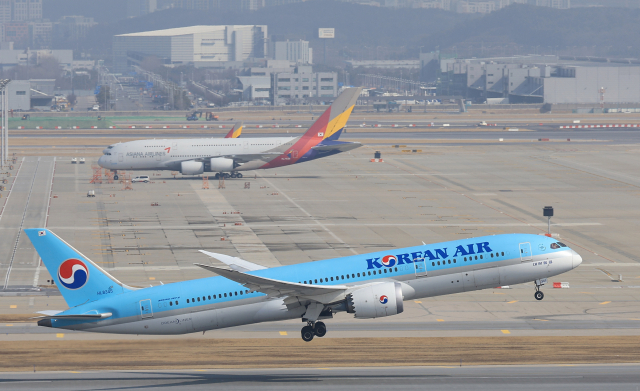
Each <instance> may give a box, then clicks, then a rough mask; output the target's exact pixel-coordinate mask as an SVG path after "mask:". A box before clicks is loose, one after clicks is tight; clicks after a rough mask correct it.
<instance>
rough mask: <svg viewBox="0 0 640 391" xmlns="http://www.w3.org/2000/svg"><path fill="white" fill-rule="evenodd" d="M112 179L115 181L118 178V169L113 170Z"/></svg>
mask: <svg viewBox="0 0 640 391" xmlns="http://www.w3.org/2000/svg"><path fill="white" fill-rule="evenodd" d="M113 179H114V180H116V181H117V180H118V171H116V172H114V174H113Z"/></svg>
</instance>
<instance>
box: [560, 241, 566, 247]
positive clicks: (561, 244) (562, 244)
mask: <svg viewBox="0 0 640 391" xmlns="http://www.w3.org/2000/svg"><path fill="white" fill-rule="evenodd" d="M558 246H560V247H567V245H566V244H564V243H561V242H558Z"/></svg>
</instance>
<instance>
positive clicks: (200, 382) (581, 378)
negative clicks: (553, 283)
mask: <svg viewBox="0 0 640 391" xmlns="http://www.w3.org/2000/svg"><path fill="white" fill-rule="evenodd" d="M381 352H382V349H381ZM345 354H348V352H345ZM372 359H374V360H379V361H380V363H381V364H382V365H381V366H380V367H374V368H357V367H355V368H350V367H339V368H309V369H305V368H303V369H296V368H289V369H246V370H237V369H195V370H163V371H96V372H93V371H91V372H42V373H40V372H35V373H5V374H0V388H2V389H3V390H7V391H8V390H47V391H56V390H88V389H91V390H104V389H122V388H124V389H141V388H144V389H149V390H155V389H162V390H190V391H191V390H193V391H196V390H211V389H216V390H234V391H244V390H300V389H305V390H322V391H327V390H336V391H338V390H349V391H351V390H385V391H386V390H389V389H398V390H425V389H427V390H447V391H448V390H464V389H474V390H491V391H501V390H505V391H506V390H509V391H511V390H540V389H552V390H581V391H601V390H610V391H617V390H621V391H622V390H624V391H629V390H637V389H638V387H639V386H640V365H638V364H614V365H533V366H516V365H514V366H472V367H466V366H436V367H432V366H427V367H425V366H415V367H396V366H394V365H393V363H388V364H387V365H384V357H382V356H381V357H379V358H372Z"/></svg>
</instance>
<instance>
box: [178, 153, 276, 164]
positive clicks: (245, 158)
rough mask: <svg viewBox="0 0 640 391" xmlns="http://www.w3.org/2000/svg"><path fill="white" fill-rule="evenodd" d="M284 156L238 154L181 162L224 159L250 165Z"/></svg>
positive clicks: (273, 154) (190, 159)
mask: <svg viewBox="0 0 640 391" xmlns="http://www.w3.org/2000/svg"><path fill="white" fill-rule="evenodd" d="M280 155H282V152H263V153H245V154H242V153H241V154H237V155H212V156H205V157H198V158H189V159H184V160H181V161H185V162H188V161H196V162H205V161H207V160H209V159H212V158H217V157H223V158H227V159H233V160H235V161H237V162H238V163H248V162H250V161H253V160H263V161H265V162H268V161H270V160H271V159H273V158H274V157H277V156H280Z"/></svg>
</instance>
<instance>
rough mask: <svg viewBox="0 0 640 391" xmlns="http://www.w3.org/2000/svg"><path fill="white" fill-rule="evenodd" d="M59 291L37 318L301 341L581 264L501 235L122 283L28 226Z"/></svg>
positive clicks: (57, 324) (536, 239)
mask: <svg viewBox="0 0 640 391" xmlns="http://www.w3.org/2000/svg"><path fill="white" fill-rule="evenodd" d="M25 232H26V234H27V236H28V237H29V239H30V240H31V242H32V243H33V245H34V247H35V249H36V251H37V252H38V254H39V255H40V258H42V261H43V263H44V265H45V266H46V268H47V270H48V271H49V274H51V276H53V278H54V280H55V281H56V284H57V286H58V288H59V289H60V293H62V296H63V297H64V299H65V301H66V302H67V304H68V305H69V307H70V308H69V309H67V310H65V311H43V312H40V314H41V315H43V316H42V317H41V319H40V320H38V325H39V326H45V327H52V328H55V329H67V330H81V331H91V332H99V333H116V334H185V333H193V332H199V331H202V332H204V331H207V330H214V329H220V328H225V327H233V326H239V325H246V324H252V323H260V322H271V321H281V320H287V319H299V320H300V321H301V322H302V323H303V324H304V327H302V330H301V335H302V339H303V340H304V341H307V342H308V341H311V340H313V338H314V337H323V336H324V335H325V334H326V333H327V327H326V325H325V323H324V322H323V321H327V320H330V319H332V318H333V317H334V316H335V315H337V314H340V313H346V314H352V315H353V316H354V317H355V318H357V319H370V318H382V317H385V316H393V315H396V314H400V313H402V312H403V310H404V302H405V301H407V300H415V299H421V298H427V297H434V296H440V295H448V294H453V293H459V292H469V291H475V290H479V289H486V288H493V287H496V286H500V285H514V284H522V283H527V282H533V283H534V287H535V298H536V299H537V300H542V299H543V298H544V294H543V293H542V291H541V290H540V287H541V286H542V285H544V284H545V283H546V281H547V278H549V277H551V276H555V275H558V274H561V273H565V272H568V271H570V270H572V269H574V268H576V267H577V266H578V265H580V263H582V258H581V257H580V255H578V253H576V252H575V251H573V250H572V249H571V248H569V247H567V246H566V245H565V244H563V243H562V242H559V241H557V240H555V239H553V238H550V237H547V236H540V235H530V234H505V235H495V236H485V237H478V238H470V239H461V240H456V241H451V242H443V243H436V244H423V245H420V246H415V247H408V248H402V249H395V250H386V251H379V252H375V253H370V254H363V255H353V256H348V257H341V258H335V259H328V260H324V261H316V262H309V263H302V264H297V265H290V266H280V267H274V268H265V267H263V266H260V265H257V264H254V263H251V262H248V261H245V260H242V259H240V258H236V257H231V256H228V255H224V254H216V253H210V252H207V251H201V252H202V253H204V254H206V255H208V256H210V257H212V258H215V259H217V260H218V261H220V262H222V263H223V264H226V265H227V266H228V268H227V267H224V268H223V267H219V266H212V265H205V264H200V263H196V265H197V266H199V267H201V268H203V269H204V270H207V271H210V272H213V273H216V274H218V276H212V277H207V278H200V279H196V280H190V281H183V282H175V283H170V284H164V285H159V286H153V287H149V288H135V287H131V286H127V285H125V284H123V283H121V282H120V281H118V280H117V279H115V278H114V277H113V276H111V275H109V273H107V272H106V271H105V270H103V269H102V268H101V267H100V266H98V265H97V264H95V263H94V262H92V261H91V260H90V259H89V258H87V257H85V256H84V255H82V254H81V253H80V252H79V251H77V250H76V249H74V248H73V247H71V246H70V245H69V244H67V243H66V242H65V241H64V240H62V239H61V238H60V237H58V236H57V235H56V234H54V233H53V232H51V231H50V230H48V229H45V228H34V229H27V230H25Z"/></svg>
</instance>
